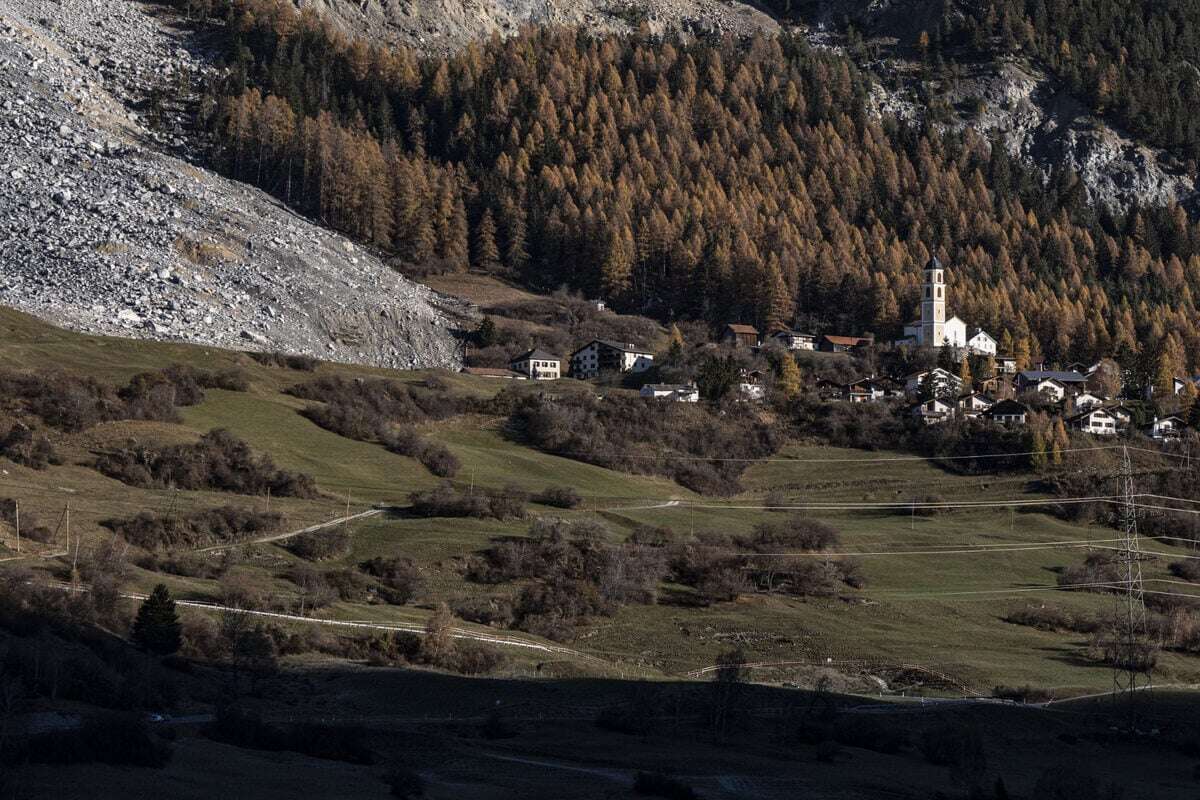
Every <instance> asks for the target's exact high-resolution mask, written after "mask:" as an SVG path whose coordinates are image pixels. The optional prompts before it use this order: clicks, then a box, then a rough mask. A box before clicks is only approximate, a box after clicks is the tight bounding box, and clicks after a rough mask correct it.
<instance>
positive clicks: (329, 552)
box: [287, 525, 350, 561]
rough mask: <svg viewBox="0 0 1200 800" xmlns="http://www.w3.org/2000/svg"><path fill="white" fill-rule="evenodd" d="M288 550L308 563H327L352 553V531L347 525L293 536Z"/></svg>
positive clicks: (288, 544) (289, 541)
mask: <svg viewBox="0 0 1200 800" xmlns="http://www.w3.org/2000/svg"><path fill="white" fill-rule="evenodd" d="M287 549H288V550H291V551H292V552H293V553H295V554H296V555H298V556H300V557H301V558H303V559H305V560H307V561H325V560H327V559H330V558H338V557H340V556H344V555H346V554H347V553H349V552H350V531H349V530H348V529H347V528H346V526H345V525H337V526H334V527H331V528H322V529H320V530H317V531H309V532H308V533H301V534H299V535H297V536H293V537H292V538H291V539H289V540H288V541H287Z"/></svg>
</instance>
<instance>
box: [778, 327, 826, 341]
mask: <svg viewBox="0 0 1200 800" xmlns="http://www.w3.org/2000/svg"><path fill="white" fill-rule="evenodd" d="M771 335H772V336H804V337H807V338H809V339H815V338H817V337H816V336H814V335H813V334H811V333H802V332H801V331H793V330H790V329H788V328H780V329H779V330H777V331H775V332H774V333H772V334H771Z"/></svg>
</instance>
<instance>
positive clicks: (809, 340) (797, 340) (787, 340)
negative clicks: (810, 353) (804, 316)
mask: <svg viewBox="0 0 1200 800" xmlns="http://www.w3.org/2000/svg"><path fill="white" fill-rule="evenodd" d="M771 338H772V339H774V340H775V341H776V342H778V343H779V344H781V345H783V346H784V347H786V348H787V349H788V350H813V349H815V348H816V346H817V337H816V336H813V335H812V334H811V333H798V332H796V331H790V330H787V329H786V328H785V329H783V330H778V331H775V332H774V333H772V334H771Z"/></svg>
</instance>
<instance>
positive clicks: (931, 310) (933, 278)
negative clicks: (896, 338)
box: [921, 256, 946, 347]
mask: <svg viewBox="0 0 1200 800" xmlns="http://www.w3.org/2000/svg"><path fill="white" fill-rule="evenodd" d="M945 342H946V271H945V270H944V269H942V262H940V261H938V260H937V256H934V257H933V258H931V259H929V263H928V264H926V265H925V294H924V296H923V297H922V298H921V344H922V345H924V346H925V347H941V346H942V345H943V344H945Z"/></svg>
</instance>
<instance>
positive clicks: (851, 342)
mask: <svg viewBox="0 0 1200 800" xmlns="http://www.w3.org/2000/svg"><path fill="white" fill-rule="evenodd" d="M825 341H827V342H829V343H830V344H843V345H846V346H847V347H854V346H855V345H858V344H866V343H869V342H870V341H871V340H870V339H864V338H862V337H859V336H829V335H826V336H825Z"/></svg>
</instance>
